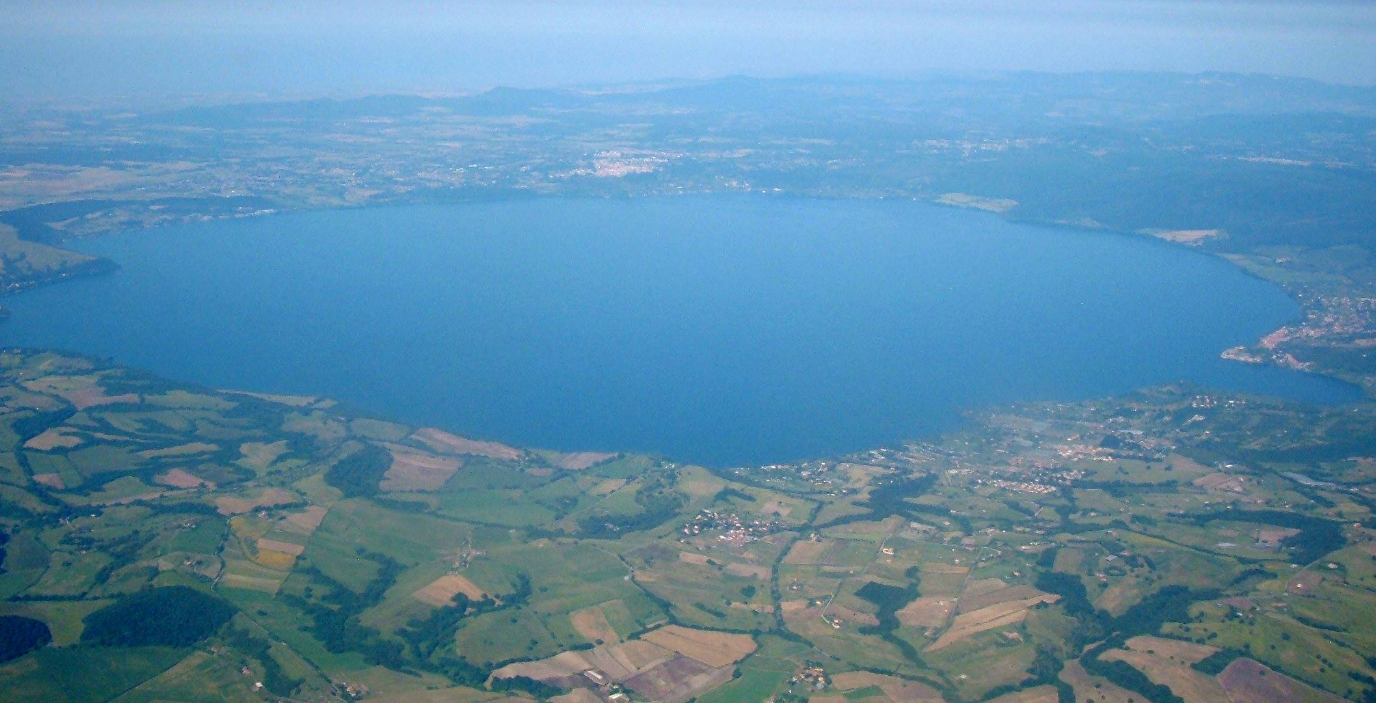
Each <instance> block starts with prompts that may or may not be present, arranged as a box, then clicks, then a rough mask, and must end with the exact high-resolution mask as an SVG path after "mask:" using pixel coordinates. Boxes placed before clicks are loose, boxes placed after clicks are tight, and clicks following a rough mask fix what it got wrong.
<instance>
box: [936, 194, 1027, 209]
mask: <svg viewBox="0 0 1376 703" xmlns="http://www.w3.org/2000/svg"><path fill="white" fill-rule="evenodd" d="M936 201H937V202H938V203H941V204H942V205H952V206H955V207H968V208H974V209H976V210H984V211H987V212H1000V213H1002V212H1008V211H1009V210H1012V209H1013V208H1015V207H1017V206H1018V201H1016V200H1013V199H1012V198H986V197H983V196H979V195H971V194H969V193H943V194H942V195H941V197H939V198H937V199H936Z"/></svg>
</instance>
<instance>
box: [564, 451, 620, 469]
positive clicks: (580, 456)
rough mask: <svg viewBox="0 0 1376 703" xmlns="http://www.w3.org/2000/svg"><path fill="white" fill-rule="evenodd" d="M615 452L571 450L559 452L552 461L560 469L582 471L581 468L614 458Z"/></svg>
mask: <svg viewBox="0 0 1376 703" xmlns="http://www.w3.org/2000/svg"><path fill="white" fill-rule="evenodd" d="M615 458H616V455H615V454H608V453H605V452H573V453H571V454H560V455H559V457H558V458H557V459H555V460H554V461H553V462H551V463H553V464H554V465H555V466H558V467H559V468H561V469H568V470H569V471H582V470H583V469H586V468H588V467H589V466H593V465H594V464H600V463H602V462H604V461H606V460H608V459H615Z"/></svg>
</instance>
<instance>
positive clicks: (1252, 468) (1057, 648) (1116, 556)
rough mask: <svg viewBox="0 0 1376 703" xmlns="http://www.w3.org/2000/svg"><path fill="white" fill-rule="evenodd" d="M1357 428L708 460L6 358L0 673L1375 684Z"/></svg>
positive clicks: (493, 681) (966, 693) (604, 685)
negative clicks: (472, 430) (762, 461)
mask: <svg viewBox="0 0 1376 703" xmlns="http://www.w3.org/2000/svg"><path fill="white" fill-rule="evenodd" d="M1196 418H1197V419H1196ZM1258 418H1264V420H1258ZM1185 420H1189V421H1188V422H1185ZM1258 422H1265V423H1268V424H1269V425H1271V426H1274V427H1278V428H1285V431H1278V432H1272V433H1269V434H1268V435H1266V437H1267V438H1265V439H1256V438H1255V437H1256V436H1257V435H1256V433H1255V427H1256V423H1258ZM1373 422H1374V421H1373V420H1371V419H1370V418H1368V417H1365V416H1363V415H1361V414H1359V413H1349V412H1346V411H1342V410H1297V409H1294V408H1291V407H1288V406H1284V405H1279V404H1267V403H1265V402H1263V401H1256V400H1248V399H1241V398H1226V399H1221V398H1216V397H1205V396H1199V395H1195V394H1192V393H1189V392H1184V391H1179V390H1176V389H1163V390H1160V391H1154V392H1152V393H1150V394H1143V395H1141V396H1136V397H1133V398H1129V399H1125V400H1122V401H1118V402H1115V403H1099V404H1091V403H1084V404H1071V405H1039V406H1027V407H1023V408H1017V409H1010V410H1009V411H1008V412H1005V413H1001V414H991V415H988V416H983V417H980V418H978V419H977V421H976V422H974V423H972V426H971V427H970V428H969V429H967V430H964V431H962V432H960V433H956V434H953V435H951V436H949V437H945V438H942V439H941V440H939V441H936V442H932V443H925V444H913V445H909V446H905V447H901V448H895V449H892V450H879V451H875V452H868V453H865V454H863V455H857V456H851V457H843V458H838V459H836V460H820V461H813V462H806V463H800V464H792V465H782V466H770V467H757V468H745V469H733V470H724V471H709V470H707V469H704V468H701V467H695V466H685V465H678V464H674V463H672V462H667V461H664V460H661V459H657V458H654V457H647V456H639V455H613V454H591V453H573V454H567V453H561V452H554V451H542V450H528V449H522V448H516V447H510V446H506V445H503V444H499V443H495V442H487V441H478V440H472V439H467V438H462V437H459V436H457V435H454V434H451V433H448V432H444V431H441V430H437V429H425V428H421V429H417V428H413V427H407V426H403V425H400V424H396V423H391V422H388V421H385V420H380V419H376V418H368V417H363V416H360V415H356V414H353V413H351V412H346V411H344V410H341V409H340V408H339V407H338V406H336V405H335V404H334V403H333V402H331V401H329V400H325V399H318V398H298V397H278V396H257V395H249V394H243V393H229V392H220V391H212V390H207V389H196V388H187V387H183V386H179V385H175V384H171V383H168V382H166V381H163V380H161V379H157V378H153V377H150V376H147V375H144V374H141V373H137V372H133V371H130V370H127V369H122V368H118V367H113V366H109V365H106V364H103V363H99V362H95V361H92V360H89V359H82V358H75V357H69V356H63V355H59V354H50V353H27V352H7V353H4V354H0V499H2V500H0V527H2V528H3V532H0V534H3V538H2V539H0V550H3V560H2V561H0V599H3V600H0V635H4V636H3V637H0V642H2V643H3V645H4V646H3V647H0V687H3V688H0V690H3V691H6V693H5V694H4V697H5V698H11V697H14V696H18V697H19V698H23V699H27V700H45V701H57V702H59V703H95V702H98V701H119V702H120V703H136V702H142V701H147V702H150V703H151V702H153V701H257V700H292V701H308V700H309V701H333V700H351V699H367V700H377V701H395V702H396V703H412V702H414V703H425V702H434V703H453V702H458V703H463V702H469V701H471V702H473V703H478V702H489V701H516V700H532V699H548V700H554V701H557V702H558V703H593V702H594V701H601V702H603V703H608V702H611V701H624V700H630V701H665V702H666V703H684V702H686V701H690V700H697V701H702V702H703V703H709V702H710V703H748V702H750V701H766V700H773V701H777V702H780V703H783V702H786V701H807V700H811V701H815V702H816V703H840V701H868V702H872V703H886V702H889V703H923V702H931V703H937V702H942V703H962V702H966V701H970V702H973V701H997V702H998V703H1052V702H1053V701H1057V702H1059V701H1064V700H1069V699H1071V698H1072V697H1073V698H1074V699H1076V700H1082V701H1120V702H1126V701H1134V702H1136V701H1153V702H1156V701H1176V700H1181V701H1186V702H1188V703H1211V702H1213V701H1227V702H1228V703H1252V702H1253V701H1256V702H1260V701H1269V700H1303V701H1328V700H1339V699H1353V700H1362V699H1370V698H1371V697H1373V696H1376V678H1373V677H1374V676H1376V670H1373V668H1372V665H1373V663H1374V662H1376V659H1373V655H1376V629H1373V626H1372V625H1371V623H1370V622H1368V621H1367V620H1369V619H1364V618H1353V617H1352V616H1351V614H1352V613H1354V612H1361V613H1364V612H1369V611H1370V609H1371V608H1373V607H1376V595H1373V594H1376V532H1373V529H1372V528H1373V526H1376V522H1373V516H1372V507H1373V503H1372V501H1373V498H1371V497H1370V493H1371V491H1370V484H1372V482H1373V481H1376V473H1373V472H1372V471H1371V467H1372V466H1373V465H1376V464H1373V462H1372V461H1371V460H1370V459H1368V458H1365V457H1364V456H1354V455H1351V454H1343V455H1341V456H1335V455H1332V454H1331V453H1325V451H1324V447H1325V446H1327V443H1328V442H1330V441H1331V439H1330V437H1331V436H1333V435H1336V434H1338V433H1340V432H1341V433H1343V434H1344V435H1345V436H1352V435H1353V433H1358V434H1360V433H1361V432H1370V431H1372V430H1376V428H1370V427H1366V425H1362V423H1367V424H1372V423H1373ZM1363 428H1365V429H1363ZM1372 436H1376V435H1372ZM1243 437H1250V438H1251V439H1248V440H1247V441H1246V442H1244V441H1241V439H1240V438H1243ZM1358 450H1359V449H1358ZM1299 469H1303V471H1304V472H1306V476H1312V479H1311V480H1307V481H1303V482H1302V481H1297V480H1295V479H1294V478H1293V475H1294V474H1296V472H1297V470H1299ZM212 615H213V616H214V617H211V616H212ZM221 616H222V617H221ZM19 698H14V699H16V700H17V699H19Z"/></svg>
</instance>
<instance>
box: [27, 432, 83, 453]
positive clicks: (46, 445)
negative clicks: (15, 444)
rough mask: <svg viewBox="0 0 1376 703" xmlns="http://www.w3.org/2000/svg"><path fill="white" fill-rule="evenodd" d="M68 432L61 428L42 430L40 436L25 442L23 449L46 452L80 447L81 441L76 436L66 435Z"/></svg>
mask: <svg viewBox="0 0 1376 703" xmlns="http://www.w3.org/2000/svg"><path fill="white" fill-rule="evenodd" d="M68 431H69V430H67V429H66V428H62V427H51V428H48V429H46V430H43V433H42V434H40V435H38V436H37V437H34V438H33V439H31V440H29V441H27V442H25V443H24V448H25V449H37V450H38V451H40V452H48V451H52V450H54V449H71V448H72V447H77V446H80V445H81V442H82V441H83V440H82V439H81V438H80V437H78V436H76V435H72V434H67V432H68Z"/></svg>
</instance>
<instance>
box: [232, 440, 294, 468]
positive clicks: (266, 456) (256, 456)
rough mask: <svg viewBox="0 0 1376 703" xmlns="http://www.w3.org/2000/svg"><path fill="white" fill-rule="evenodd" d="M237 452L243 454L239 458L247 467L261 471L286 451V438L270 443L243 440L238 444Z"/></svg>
mask: <svg viewBox="0 0 1376 703" xmlns="http://www.w3.org/2000/svg"><path fill="white" fill-rule="evenodd" d="M239 453H240V454H243V455H244V458H243V459H242V460H241V461H243V463H245V464H247V465H248V466H249V467H251V468H254V469H257V470H259V471H262V470H263V469H266V468H267V467H268V466H271V465H272V462H274V461H277V459H278V458H280V457H281V456H282V455H283V454H286V453H287V440H285V439H282V440H278V441H276V442H272V443H271V444H269V443H266V442H244V443H243V444H241V445H239Z"/></svg>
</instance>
